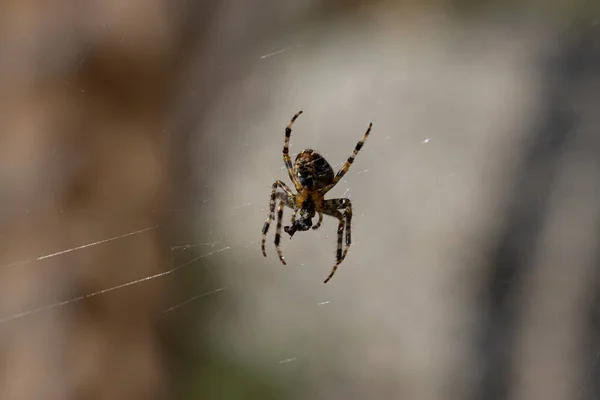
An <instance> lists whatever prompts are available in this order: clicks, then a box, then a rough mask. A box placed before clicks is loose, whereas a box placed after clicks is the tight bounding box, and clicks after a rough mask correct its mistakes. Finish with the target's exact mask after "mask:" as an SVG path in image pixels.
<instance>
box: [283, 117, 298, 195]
mask: <svg viewBox="0 0 600 400" xmlns="http://www.w3.org/2000/svg"><path fill="white" fill-rule="evenodd" d="M300 114H302V111H298V113H296V115H294V116H293V117H292V120H291V121H290V123H289V124H288V126H287V127H286V128H285V142H284V143H283V162H284V163H285V167H286V168H287V171H288V174H289V176H290V179H291V180H292V182H293V183H294V186H296V190H298V191H300V189H301V188H302V186H300V182H298V179H296V175H295V174H294V167H293V166H292V159H291V158H290V136H292V125H293V124H294V121H296V118H298V116H300Z"/></svg>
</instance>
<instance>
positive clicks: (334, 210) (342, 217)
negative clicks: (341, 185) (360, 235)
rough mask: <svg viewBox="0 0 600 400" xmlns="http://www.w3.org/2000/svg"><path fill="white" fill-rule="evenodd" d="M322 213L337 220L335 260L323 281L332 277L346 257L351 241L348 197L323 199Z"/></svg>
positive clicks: (350, 212)
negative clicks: (342, 210)
mask: <svg viewBox="0 0 600 400" xmlns="http://www.w3.org/2000/svg"><path fill="white" fill-rule="evenodd" d="M340 209H344V212H343V213H341V212H340V211H339V210H340ZM323 213H325V214H327V215H330V216H332V217H336V218H337V219H338V220H339V224H338V230H337V234H338V238H337V251H336V262H335V265H334V266H333V269H332V270H331V273H330V274H329V276H328V277H327V279H325V281H324V282H323V283H327V282H329V280H330V279H331V278H332V277H333V275H334V274H335V272H336V271H337V269H338V266H339V265H340V264H341V263H342V261H344V259H345V258H346V254H348V250H349V249H350V244H351V243H352V230H351V224H352V203H351V202H350V200H349V199H331V200H325V204H324V206H323ZM344 230H345V231H346V247H345V248H344V249H343V252H342V247H343V246H342V245H343V243H344Z"/></svg>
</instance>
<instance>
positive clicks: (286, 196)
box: [261, 181, 294, 257]
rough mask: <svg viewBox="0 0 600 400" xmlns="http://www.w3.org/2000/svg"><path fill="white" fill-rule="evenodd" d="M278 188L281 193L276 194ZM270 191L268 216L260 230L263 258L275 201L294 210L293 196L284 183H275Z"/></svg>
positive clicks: (273, 216) (273, 214)
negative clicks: (277, 200)
mask: <svg viewBox="0 0 600 400" xmlns="http://www.w3.org/2000/svg"><path fill="white" fill-rule="evenodd" d="M278 188H281V189H282V190H283V192H278V191H277V189H278ZM271 189H272V190H271V197H270V199H269V215H268V217H267V219H266V221H265V224H264V225H263V228H262V243H261V249H262V253H263V256H265V257H266V256H267V252H266V251H265V244H266V242H267V232H268V231H269V226H271V221H273V219H274V218H275V200H276V199H279V200H281V201H282V202H284V203H285V204H286V205H288V206H289V207H291V208H294V194H293V193H292V190H291V189H290V188H289V187H288V186H287V185H286V184H285V183H284V182H282V181H275V182H274V183H273V186H272V187H271Z"/></svg>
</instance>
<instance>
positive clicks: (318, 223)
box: [312, 212, 323, 229]
mask: <svg viewBox="0 0 600 400" xmlns="http://www.w3.org/2000/svg"><path fill="white" fill-rule="evenodd" d="M318 214H319V221H317V224H316V225H315V226H313V227H312V228H313V229H319V227H320V226H321V222H323V214H322V213H320V212H318Z"/></svg>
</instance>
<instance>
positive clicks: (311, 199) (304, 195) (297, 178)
mask: <svg viewBox="0 0 600 400" xmlns="http://www.w3.org/2000/svg"><path fill="white" fill-rule="evenodd" d="M300 114H302V111H300V112H298V113H297V114H296V115H294V117H293V118H292V120H291V121H290V123H289V124H288V126H287V128H285V142H284V145H283V161H284V163H285V166H286V168H287V171H288V174H289V176H290V179H291V180H292V182H293V183H294V186H295V187H296V191H297V193H296V194H294V193H293V192H292V191H291V189H290V188H289V187H288V186H287V185H286V184H285V183H283V182H282V181H276V182H275V183H273V187H272V191H271V198H270V202H269V216H268V217H267V220H266V221H265V224H264V226H263V229H262V252H263V255H264V256H265V257H266V256H267V253H266V251H265V243H266V240H267V232H268V231H269V226H270V225H271V221H272V220H273V219H274V218H275V203H276V200H279V207H278V209H277V227H276V230H275V248H276V249H277V254H278V255H279V259H280V260H281V262H282V263H283V264H285V259H284V258H283V254H282V253H281V249H280V248H279V242H280V241H281V225H282V218H283V208H284V206H288V207H290V208H291V209H293V210H294V214H293V215H292V224H291V225H289V226H286V227H284V228H283V229H284V231H285V232H286V233H287V234H289V235H290V238H291V237H292V236H294V233H296V232H297V231H307V230H309V229H310V228H311V227H312V229H319V227H320V226H321V222H323V214H325V215H329V216H332V217H335V218H337V219H338V221H339V224H338V230H337V233H338V243H337V252H336V263H335V265H334V266H333V269H332V271H331V273H330V274H329V276H328V277H327V279H325V283H327V282H328V281H329V280H330V279H331V277H332V276H333V274H335V271H336V270H337V267H338V265H340V264H341V263H342V261H344V258H345V257H346V254H347V253H348V249H349V248H350V243H351V222H352V203H351V202H350V200H349V199H343V198H342V199H331V200H325V194H326V193H327V192H328V191H330V190H331V189H332V188H333V187H334V186H335V185H336V184H337V183H338V182H339V181H340V179H342V177H343V176H344V175H345V174H346V172H348V169H349V168H350V166H351V165H352V163H353V162H354V158H355V157H356V155H357V154H358V152H359V151H360V149H361V148H362V147H363V145H364V143H365V140H367V137H368V136H369V133H370V132H371V127H372V126H373V124H369V128H368V129H367V131H366V132H365V134H364V136H363V138H362V139H361V141H360V142H358V143H357V144H356V147H355V148H354V151H353V152H352V155H351V156H350V157H349V158H348V160H347V161H346V163H345V164H344V166H342V168H341V169H340V170H339V171H338V173H337V174H335V175H334V173H333V168H331V165H329V163H328V162H327V160H325V158H323V156H321V155H320V154H319V153H317V152H315V151H314V150H310V149H307V150H304V151H302V152H300V154H298V155H297V156H296V160H295V161H294V164H293V165H292V159H291V158H290V154H289V152H290V150H289V148H290V136H291V135H292V124H293V123H294V121H296V118H298V116H299V115H300ZM278 189H280V190H278ZM342 210H343V212H342ZM315 215H318V216H319V220H318V221H317V224H316V225H314V226H313V223H312V219H313V218H314V217H315ZM344 232H346V247H345V248H344V249H343V252H342V244H343V242H344Z"/></svg>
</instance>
